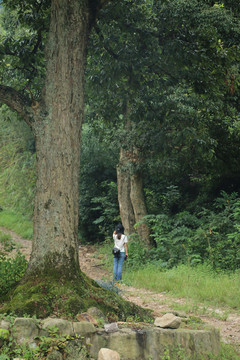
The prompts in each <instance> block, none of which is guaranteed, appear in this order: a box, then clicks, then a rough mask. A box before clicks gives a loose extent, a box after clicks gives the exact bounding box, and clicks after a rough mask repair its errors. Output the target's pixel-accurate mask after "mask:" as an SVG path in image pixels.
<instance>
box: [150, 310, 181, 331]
mask: <svg viewBox="0 0 240 360" xmlns="http://www.w3.org/2000/svg"><path fill="white" fill-rule="evenodd" d="M154 325H155V326H158V327H161V328H170V329H178V328H179V326H180V325H181V318H179V317H177V316H175V315H173V314H170V313H169V314H165V315H163V316H162V317H158V318H156V319H155V322H154Z"/></svg>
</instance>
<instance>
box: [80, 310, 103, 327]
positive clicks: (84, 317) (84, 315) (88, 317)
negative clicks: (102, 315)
mask: <svg viewBox="0 0 240 360" xmlns="http://www.w3.org/2000/svg"><path fill="white" fill-rule="evenodd" d="M76 319H77V320H78V321H88V322H90V323H92V324H93V325H94V326H98V322H97V320H96V319H94V317H93V316H92V315H90V314H88V313H86V312H85V313H81V314H78V315H77V316H76Z"/></svg>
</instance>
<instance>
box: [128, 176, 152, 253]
mask: <svg viewBox="0 0 240 360" xmlns="http://www.w3.org/2000/svg"><path fill="white" fill-rule="evenodd" d="M130 183H131V191H130V199H131V203H132V207H133V209H134V216H135V222H136V223H138V222H139V221H141V220H142V219H143V217H144V216H146V215H147V208H146V203H145V197H144V192H143V179H142V176H141V174H140V173H139V172H137V173H135V174H133V175H132V176H131V179H130ZM137 232H138V235H139V236H140V239H142V240H143V242H144V243H145V244H146V245H147V247H151V241H150V232H149V227H148V226H147V225H146V224H143V223H142V224H140V225H138V227H137Z"/></svg>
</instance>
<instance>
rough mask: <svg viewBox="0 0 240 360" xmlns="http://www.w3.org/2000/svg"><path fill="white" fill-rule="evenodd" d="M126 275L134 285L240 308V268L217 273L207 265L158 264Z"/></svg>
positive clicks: (236, 308)
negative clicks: (166, 267) (167, 266)
mask: <svg viewBox="0 0 240 360" xmlns="http://www.w3.org/2000/svg"><path fill="white" fill-rule="evenodd" d="M124 278H125V279H126V281H127V282H130V283H131V285H132V286H134V287H138V288H139V287H141V288H145V289H148V290H152V291H156V292H159V293H160V292H168V293H170V294H171V295H174V296H177V297H184V298H187V299H192V300H195V301H198V302H201V303H202V304H213V305H215V306H227V307H229V308H231V309H234V310H237V311H240V301H239V299H240V271H237V272H235V273H224V272H222V273H215V272H213V271H212V270H211V269H210V268H209V267H208V266H206V265H199V266H197V267H189V266H187V265H180V266H178V267H176V268H173V269H170V270H167V271H162V270H161V269H159V268H158V267H157V266H153V265H147V266H145V267H144V268H143V269H139V270H137V271H127V272H125V274H124Z"/></svg>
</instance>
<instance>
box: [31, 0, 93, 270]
mask: <svg viewBox="0 0 240 360" xmlns="http://www.w3.org/2000/svg"><path fill="white" fill-rule="evenodd" d="M91 20H92V14H91V10H90V9H89V7H88V2H87V1H68V0H61V1H59V0H58V1H57V0H53V1H52V8H51V24H50V31H49V38H48V45H47V49H46V57H47V75H46V85H45V92H44V94H43V98H42V102H41V104H40V106H39V109H38V110H37V112H36V121H35V123H34V126H33V129H34V132H35V137H36V149H37V184H36V197H35V211H34V242H33V250H32V254H31V259H30V263H29V267H28V273H29V274H31V273H35V272H36V273H38V272H39V269H41V271H43V272H44V271H49V269H51V268H52V269H54V271H58V272H60V273H62V274H64V276H67V275H69V276H70V277H71V276H73V275H74V274H77V270H78V269H79V264H78V252H77V250H76V249H77V229H78V180H79V179H78V177H79V164H80V159H79V156H80V138H81V125H82V121H83V103H84V70H85V58H86V46H87V39H88V35H89V31H90V22H91ZM37 113H38V114H39V115H40V117H39V119H38V118H37ZM41 114H44V117H42V116H41Z"/></svg>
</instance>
